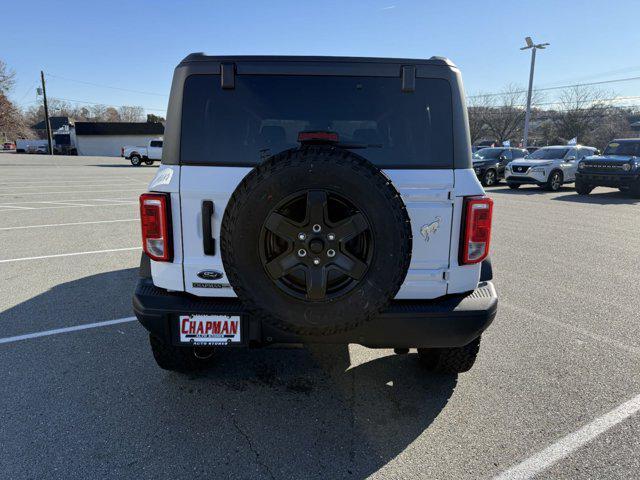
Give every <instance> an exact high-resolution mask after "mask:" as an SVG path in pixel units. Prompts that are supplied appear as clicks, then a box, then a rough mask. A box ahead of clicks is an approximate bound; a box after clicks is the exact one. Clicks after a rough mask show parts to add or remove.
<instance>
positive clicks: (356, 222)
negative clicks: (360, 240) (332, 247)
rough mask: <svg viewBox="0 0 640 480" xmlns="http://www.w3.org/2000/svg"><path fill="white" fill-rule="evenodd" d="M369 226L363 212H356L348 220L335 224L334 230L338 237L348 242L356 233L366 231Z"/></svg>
mask: <svg viewBox="0 0 640 480" xmlns="http://www.w3.org/2000/svg"><path fill="white" fill-rule="evenodd" d="M368 228H369V224H368V223H367V220H366V219H365V218H364V215H362V214H361V213H356V214H354V215H352V216H350V217H349V218H347V219H346V220H343V221H342V222H340V223H338V224H337V225H335V226H334V227H333V228H332V230H333V232H334V233H335V234H336V238H337V239H338V240H339V241H341V242H346V241H348V240H350V239H352V238H353V237H355V236H356V235H358V234H360V233H362V232H364V231H365V230H367V229H368Z"/></svg>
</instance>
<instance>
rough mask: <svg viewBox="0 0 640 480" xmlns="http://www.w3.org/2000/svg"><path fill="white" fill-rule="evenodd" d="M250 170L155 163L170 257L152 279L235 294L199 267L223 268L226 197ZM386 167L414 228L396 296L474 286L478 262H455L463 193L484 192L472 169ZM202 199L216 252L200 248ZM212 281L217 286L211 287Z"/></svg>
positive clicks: (154, 265)
mask: <svg viewBox="0 0 640 480" xmlns="http://www.w3.org/2000/svg"><path fill="white" fill-rule="evenodd" d="M250 171H251V168H249V167H207V166H182V167H177V166H164V167H161V168H160V169H159V171H158V174H157V176H156V178H155V179H154V181H152V182H151V184H150V190H154V191H161V192H170V193H171V194H172V195H171V207H172V219H173V221H172V225H173V237H174V260H173V262H171V263H162V262H153V261H152V262H151V270H152V275H153V280H154V284H156V285H157V286H160V287H163V288H167V289H170V290H184V291H187V292H189V293H192V294H194V295H198V296H205V297H235V292H234V291H233V289H232V288H231V287H230V286H229V284H228V280H227V278H226V275H224V276H223V277H222V278H220V279H219V280H206V281H205V280H203V279H201V278H199V277H198V273H199V272H201V271H203V270H217V271H219V272H222V273H223V274H224V267H223V264H222V258H221V256H220V244H219V243H220V242H219V238H220V224H221V222H222V217H223V215H224V211H225V209H226V206H227V202H228V201H229V198H230V197H231V195H232V193H233V191H234V190H235V188H236V186H237V185H238V184H239V183H240V181H241V180H242V179H243V178H244V177H245V176H246V175H247V174H248V173H249V172H250ZM384 173H385V174H386V175H387V176H388V177H389V179H390V180H391V181H392V182H393V184H394V186H395V187H396V189H397V190H398V191H399V192H400V195H401V196H402V199H403V201H404V202H405V205H406V207H407V212H408V214H409V217H410V220H411V225H412V233H413V251H412V258H411V264H410V266H409V271H408V273H407V277H406V279H405V282H404V283H403V285H402V287H401V288H400V291H399V292H398V294H397V297H396V298H398V299H431V298H437V297H440V296H442V295H445V294H447V293H457V292H465V291H470V290H473V289H475V288H476V287H477V284H478V280H479V276H480V266H479V265H465V266H459V265H458V260H457V258H458V243H459V238H460V223H461V218H462V206H463V198H462V197H464V196H470V195H482V194H483V193H484V192H483V189H482V187H481V185H480V183H479V182H478V180H477V178H476V175H475V173H474V171H473V170H472V169H467V170H386V171H385V172H384ZM178 192H179V195H178ZM205 200H211V201H213V202H214V206H215V211H214V215H213V218H212V236H213V238H215V239H216V251H215V255H205V254H204V248H203V232H202V213H201V212H202V202H203V201H205ZM180 227H181V228H180ZM212 284H215V288H211V286H212ZM202 285H207V286H208V288H203V287H202Z"/></svg>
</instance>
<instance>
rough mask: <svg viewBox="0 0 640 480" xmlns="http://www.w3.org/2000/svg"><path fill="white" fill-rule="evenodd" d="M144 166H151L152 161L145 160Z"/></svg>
mask: <svg viewBox="0 0 640 480" xmlns="http://www.w3.org/2000/svg"><path fill="white" fill-rule="evenodd" d="M144 164H145V165H153V160H145V161H144Z"/></svg>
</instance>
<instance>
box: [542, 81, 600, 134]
mask: <svg viewBox="0 0 640 480" xmlns="http://www.w3.org/2000/svg"><path fill="white" fill-rule="evenodd" d="M606 97H607V94H606V93H605V92H604V91H602V90H597V89H594V88H591V87H585V86H579V85H577V86H575V87H571V88H568V89H566V90H563V92H562V94H561V95H560V98H559V101H558V105H559V108H558V112H557V114H556V115H555V116H554V117H553V123H554V126H555V129H556V132H557V135H558V136H559V137H560V138H562V139H565V140H570V139H572V138H574V137H576V138H577V139H578V140H579V141H580V142H583V143H587V140H589V137H590V135H591V134H592V132H593V131H594V130H595V129H596V127H598V125H599V124H600V123H601V122H602V120H603V119H604V118H605V117H606V116H607V113H608V110H609V107H608V105H607V104H606V102H605V100H604V99H605V98H606Z"/></svg>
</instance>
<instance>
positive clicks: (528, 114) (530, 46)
mask: <svg viewBox="0 0 640 480" xmlns="http://www.w3.org/2000/svg"><path fill="white" fill-rule="evenodd" d="M524 41H525V43H526V44H527V45H526V46H524V47H522V48H520V50H529V49H531V69H530V70H529V91H528V92H527V111H526V113H525V115H524V138H523V143H524V145H523V147H524V148H527V145H528V142H529V121H530V120H531V94H532V93H533V71H534V69H535V68H536V50H537V49H540V50H544V49H545V48H547V46H548V45H551V44H550V43H538V44H534V43H533V40H531V37H526V38H525V39H524Z"/></svg>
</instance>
